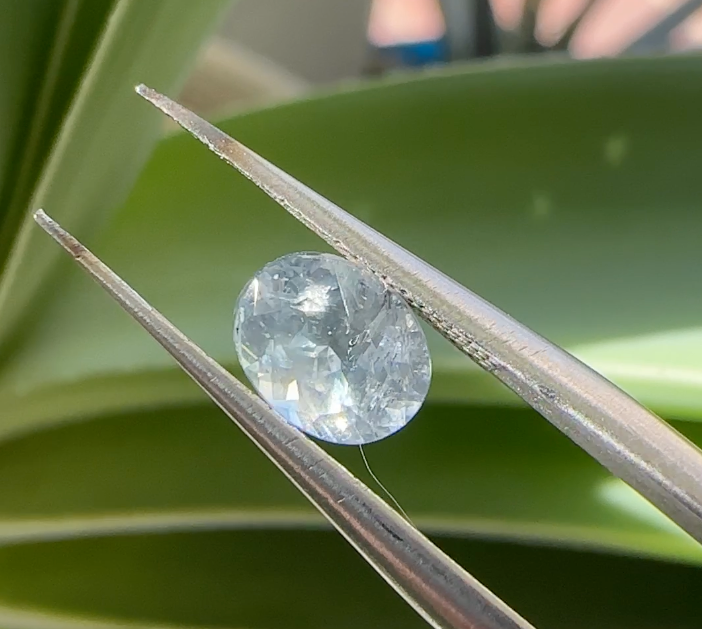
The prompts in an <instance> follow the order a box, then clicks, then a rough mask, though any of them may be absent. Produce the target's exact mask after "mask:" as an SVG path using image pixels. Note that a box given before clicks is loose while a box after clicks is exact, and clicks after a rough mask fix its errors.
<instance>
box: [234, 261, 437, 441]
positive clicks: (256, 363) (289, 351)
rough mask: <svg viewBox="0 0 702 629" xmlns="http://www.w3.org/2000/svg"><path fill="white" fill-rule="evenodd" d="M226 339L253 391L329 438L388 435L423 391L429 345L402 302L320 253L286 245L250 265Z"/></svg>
mask: <svg viewBox="0 0 702 629" xmlns="http://www.w3.org/2000/svg"><path fill="white" fill-rule="evenodd" d="M234 344H235V346H236V351H237V354H238V356H239V362H240V363H241V365H242V367H243V369H244V372H245V373H246V376H247V377H248V378H249V380H250V381H251V383H252V384H253V386H254V387H255V388H256V390H257V391H258V393H259V394H260V395H261V397H263V398H264V399H265V400H266V401H267V402H268V403H269V404H270V405H271V406H272V407H273V408H274V409H275V410H276V411H277V412H278V413H279V414H280V415H282V416H283V417H284V418H285V419H286V421H288V422H289V423H290V424H292V425H293V426H296V427H297V428H299V429H300V430H303V431H304V432H306V433H308V434H310V435H312V436H313V437H317V438H319V439H324V440H325V441H331V442H332V443H341V444H363V443H370V442H372V441H378V440H379V439H383V438H384V437H387V436H388V435H391V434H393V433H394V432H396V431H398V430H400V428H402V427H403V426H405V424H407V422H409V421H410V419H412V417H413V416H414V415H415V414H416V413H417V411H418V410H419V407H420V406H421V405H422V402H424V398H425V397H426V395H427V392H428V390H429V381H430V379H431V362H430V359H429V350H428V348H427V342H426V338H425V337H424V333H423V332H422V329H421V327H420V326H419V322H418V321H417V319H416V317H415V316H414V314H413V313H412V312H411V311H410V309H409V306H408V305H407V304H406V303H405V302H404V301H403V300H402V298H400V297H399V296H398V295H396V294H395V293H394V292H392V291H389V290H388V289H387V288H386V287H385V286H384V285H383V283H382V282H381V281H380V280H379V279H378V278H377V277H375V276H374V275H373V274H372V273H370V272H369V271H367V270H365V269H363V268H361V267H360V266H357V265H355V264H352V263H351V262H348V261H346V260H344V259H343V258H340V257H338V256H334V255H330V254H326V253H293V254H290V255H286V256H283V257H282V258H279V259H278V260H275V261H274V262H271V263H270V264H267V265H266V266H264V267H263V268H262V269H261V270H260V271H259V272H258V273H256V275H255V276H254V277H253V279H252V280H251V281H250V282H249V283H248V284H247V285H246V287H245V288H244V290H243V291H242V293H241V295H240V296H239V301H238V302H237V306H236V318H235V323H234Z"/></svg>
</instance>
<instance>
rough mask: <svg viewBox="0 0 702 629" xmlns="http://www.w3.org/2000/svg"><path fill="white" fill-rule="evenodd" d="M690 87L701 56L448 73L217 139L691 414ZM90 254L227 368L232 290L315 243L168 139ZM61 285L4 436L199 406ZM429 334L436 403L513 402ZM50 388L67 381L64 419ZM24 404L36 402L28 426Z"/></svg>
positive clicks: (262, 116) (106, 315) (94, 295)
mask: <svg viewBox="0 0 702 629" xmlns="http://www.w3.org/2000/svg"><path fill="white" fill-rule="evenodd" d="M700 78H702V60H701V59H700V58H698V57H689V58H688V57H671V58H664V59H655V60H608V61H598V62H593V63H584V64H577V65H569V64H552V65H538V66H526V67H516V68H514V67H512V68H500V67H498V68H489V69H487V68H486V69H481V70H472V71H462V72H455V71H453V72H445V73H439V74H436V75H428V76H422V78H420V79H418V80H410V81H394V82H389V83H386V84H380V85H377V86H375V87H371V88H367V89H362V90H359V91H349V92H342V93H340V94H335V95H331V96H328V97H322V98H317V99H313V100H310V101H307V102H300V103H294V104H291V105H286V106H282V107H278V108H274V109H270V110H266V111H260V112H255V113H252V114H249V115H245V116H241V117H238V118H235V119H233V120H231V121H227V122H225V123H224V124H223V125H222V126H223V128H224V129H225V130H227V131H228V132H231V133H232V134H234V135H235V136H237V137H239V138H241V139H242V140H243V141H244V142H246V143H248V144H249V145H251V146H253V147H255V148H256V150H258V151H260V152H261V153H262V154H263V155H264V156H266V157H268V158H270V159H271V160H273V161H274V162H275V163H277V164H279V165H280V166H282V167H283V168H285V169H287V170H289V171H290V172H291V173H292V174H293V175H295V176H297V177H298V178H300V179H301V180H303V181H305V182H306V183H308V184H309V185H311V186H312V187H314V188H315V189H317V190H319V191H320V192H322V193H323V194H325V195H327V196H329V197H330V198H331V199H333V200H334V201H336V202H338V203H340V204H341V205H342V206H344V207H346V208H348V209H349V210H351V211H352V212H354V213H355V214H357V215H358V216H360V217H361V218H363V219H364V220H367V221H369V222H370V223H371V224H372V225H373V226H375V227H377V228H378V229H380V230H381V231H383V232H384V233H386V234H388V235H389V236H391V237H392V238H394V239H396V240H397V241H399V242H400V243H401V244H403V245H405V246H407V247H408V248H409V249H410V250H412V251H415V252H416V253H417V254H419V255H421V256H423V257H425V258H426V259H427V260H429V261H430V262H432V263H434V264H435V265H436V266H437V267H439V268H440V269H442V270H443V271H445V272H447V273H448V274H450V275H452V276H453V277H455V278H456V279H458V280H459V281H461V282H464V283H465V284H466V285H467V286H469V287H471V288H473V289H475V290H476V291H477V292H478V293H479V294H481V295H484V296H485V297H487V298H488V299H490V300H491V301H493V302H494V303H496V304H497V305H499V306H501V307H502V308H504V309H505V310H506V311H507V312H509V313H510V314H513V315H514V316H516V317H517V318H518V319H520V320H522V321H524V322H525V323H527V324H528V325H530V326H531V327H533V328H534V329H536V330H537V331H538V332H540V333H543V334H544V335H546V336H548V337H549V338H551V339H553V340H555V341H556V342H559V343H560V344H563V345H565V346H566V347H567V348H569V349H571V350H573V351H574V352H575V353H576V354H578V355H580V356H582V357H584V358H585V359H586V360H587V361H588V362H589V363H590V364H591V365H593V366H594V367H595V368H597V369H599V370H601V371H603V372H604V373H605V375H608V376H611V377H612V378H613V379H614V380H615V381H617V382H619V383H621V384H622V385H623V386H624V387H625V388H627V389H628V390H629V391H631V393H632V394H634V395H635V396H636V397H638V398H639V399H641V400H642V401H643V402H644V403H647V404H650V405H652V406H653V407H654V408H655V409H656V410H658V411H659V412H661V413H664V414H667V415H676V416H687V417H690V418H693V419H696V418H697V417H699V416H700V414H699V411H700V408H701V407H702V395H700V385H701V383H702V327H700V326H699V323H698V321H699V312H702V295H701V294H700V293H699V291H694V290H691V286H694V282H695V280H696V268H697V266H698V262H699V257H700V254H699V248H698V246H697V241H696V236H695V235H696V234H697V233H698V231H699V230H700V229H702V224H700V223H702V214H700V212H699V211H698V207H699V199H700V198H702V180H700V178H699V177H696V176H695V172H696V171H695V169H696V164H697V163H698V162H699V160H700V159H701V158H702V144H700V143H699V142H698V141H697V135H698V134H697V133H696V132H695V129H699V128H700V125H701V124H702V123H700V119H699V116H698V111H699V107H700V104H701V103H700V102H699V101H700V100H701V99H702V96H700V94H699V93H698V90H696V89H695V88H694V85H696V81H698V80H699V79H700ZM398 103H400V104H401V106H398ZM514 103H519V104H520V106H519V108H515V107H514ZM143 106H144V107H146V105H143ZM359 112H360V114H359ZM39 236H41V234H40V235H39ZM94 248H95V250H96V251H97V253H98V254H99V255H101V256H102V257H103V258H104V259H105V260H106V261H107V262H108V263H109V264H111V265H112V266H113V267H114V268H115V269H117V270H118V272H119V273H121V274H122V275H123V276H124V277H125V279H127V281H129V282H131V283H132V284H133V285H134V286H135V287H136V288H137V289H138V290H139V291H140V292H142V294H144V295H145V296H146V297H147V298H148V299H149V300H150V301H151V302H152V303H153V304H154V305H155V306H156V307H158V308H160V309H161V310H162V311H163V312H164V313H166V314H167V316H169V317H170V318H171V319H172V320H173V321H174V323H175V324H176V325H178V326H180V327H181V328H182V329H183V330H184V331H185V332H186V333H188V334H190V335H191V336H192V337H193V338H194V340H195V341H196V342H198V343H200V344H201V345H202V346H203V347H204V348H205V349H206V350H207V351H208V352H210V353H211V354H212V355H213V356H214V357H215V358H217V359H219V360H220V361H223V362H224V363H228V364H231V363H232V362H233V360H234V352H233V347H232V345H231V342H230V340H229V339H230V338H231V316H232V315H231V313H232V309H233V303H234V300H235V298H236V295H237V293H238V291H239V290H240V289H241V287H242V286H243V285H244V283H245V281H246V279H247V278H248V277H249V276H250V275H251V274H252V273H253V272H254V271H255V270H256V269H257V268H259V267H260V266H262V265H263V264H264V263H265V262H267V261H269V260H271V259H273V258H275V257H276V256H279V255H281V254H284V253H286V252H289V251H293V250H303V249H313V250H314V249H320V248H322V244H321V241H320V240H319V239H317V238H316V237H314V236H312V235H311V234H310V233H309V232H307V231H306V230H305V229H304V228H303V227H302V226H300V225H299V224H297V223H296V221H295V220H294V219H292V218H291V217H289V216H287V215H286V214H285V212H283V211H282V210H280V209H279V208H278V207H277V206H276V205H275V204H274V203H273V202H272V201H270V200H268V199H267V198H266V197H265V195H263V194H262V193H260V192H259V191H258V190H257V189H255V188H254V187H253V186H252V185H251V184H250V183H249V182H247V181H245V180H244V179H243V178H242V177H240V176H238V175H237V174H236V173H234V172H232V171H231V169H230V168H228V167H227V166H225V165H224V164H221V163H218V161H217V160H216V159H215V158H214V157H213V156H212V155H210V154H209V153H208V152H207V151H206V150H203V148H202V146H200V145H198V144H197V143H196V142H194V141H193V140H192V139H190V138H188V137H183V136H178V137H174V138H171V139H169V140H166V141H164V142H163V143H162V144H161V145H160V147H159V149H158V150H157V152H156V154H155V155H154V157H153V158H152V160H151V161H150V162H149V164H148V166H147V168H146V170H145V171H144V173H143V175H142V176H141V178H140V180H139V182H138V184H137V186H136V189H135V190H134V191H133V193H132V195H131V197H130V199H129V201H128V203H127V204H126V206H125V207H124V208H123V209H122V210H121V211H120V213H119V214H118V215H117V216H116V217H115V219H114V220H113V221H112V223H111V225H110V226H109V229H108V230H107V231H106V232H105V233H104V234H103V235H102V237H101V238H99V239H98V240H97V241H96V243H95V246H94ZM47 249H50V247H47ZM62 289H63V294H62V295H61V296H60V297H57V298H56V299H54V301H53V302H52V303H51V304H50V305H49V306H48V307H47V308H46V310H45V312H44V316H43V318H42V321H41V323H40V325H39V326H38V327H37V328H36V329H35V330H34V331H33V334H32V335H31V337H29V338H28V339H26V341H25V343H24V344H23V346H22V347H21V348H20V349H19V350H18V351H17V352H16V353H15V355H14V356H12V357H11V360H9V361H8V362H7V363H6V365H5V369H4V370H3V373H2V374H1V375H0V395H2V392H6V394H9V395H6V396H5V402H4V403H5V404H6V405H7V406H8V407H9V408H13V409H17V410H13V415H14V417H15V419H14V420H13V419H12V418H10V419H9V420H8V422H6V425H5V426H4V428H6V429H7V430H9V429H10V427H11V425H12V424H19V425H22V426H24V427H25V428H27V429H29V428H30V426H31V425H32V422H33V421H37V422H39V421H44V420H46V421H53V420H58V419H60V418H62V416H63V417H68V416H76V415H80V414H81V409H82V407H83V406H84V405H85V407H86V408H90V410H91V412H94V411H95V410H96V409H95V406H96V405H97V406H99V405H100V403H101V401H104V404H105V406H106V408H107V407H110V409H111V410H112V409H114V407H115V406H117V407H120V408H123V407H128V406H130V401H129V400H130V399H133V400H134V402H135V404H136V405H143V404H145V403H147V402H148V403H152V404H157V403H162V402H163V403H169V404H173V403H176V402H178V401H185V400H192V399H193V397H194V395H196V394H195V393H194V389H190V388H182V387H180V386H179V384H178V383H179V382H180V380H179V378H178V377H177V376H169V375H168V372H171V373H172V372H174V367H173V365H172V363H171V361H170V358H169V357H168V356H167V355H166V354H165V353H164V352H162V351H161V349H160V348H159V347H157V346H156V344H153V343H149V342H145V337H144V336H143V333H142V332H141V331H140V330H138V329H137V326H135V325H134V324H133V323H132V322H131V321H129V320H128V318H127V317H126V316H124V315H123V314H122V313H121V312H120V311H119V310H118V309H117V308H115V307H114V305H113V304H112V303H111V301H110V300H109V299H108V298H107V297H105V296H104V295H102V294H101V292H100V291H97V290H95V288H94V287H93V286H92V285H91V283H90V281H89V280H87V279H85V278H83V277H81V276H80V274H79V273H78V271H77V270H72V272H71V274H70V276H67V277H66V283H65V284H63V286H62ZM430 340H431V343H432V351H433V360H434V373H435V378H434V383H433V390H432V395H433V399H434V400H451V401H461V402H466V403H476V402H481V403H484V402H490V403H494V402H497V403H505V402H509V403H514V402H515V397H514V396H512V395H511V394H510V393H508V392H507V391H506V389H504V388H503V387H501V386H500V385H498V384H497V383H496V382H495V381H494V380H493V379H492V378H490V377H489V376H487V375H486V374H485V373H484V372H482V371H481V370H479V369H477V368H476V367H474V366H473V365H472V364H471V363H470V362H469V361H468V360H467V359H465V358H464V357H463V356H461V355H459V354H458V352H456V351H455V350H453V349H452V348H451V347H449V346H448V344H447V343H445V342H444V341H443V340H440V339H438V338H437V337H436V335H433V336H432V337H431V339H430ZM96 348H99V350H98V351H96ZM135 376H136V377H135ZM110 378H114V380H115V382H114V389H112V388H111V385H110V384H109V383H106V381H105V379H108V380H109V379H110ZM149 378H153V383H154V386H153V390H152V391H151V393H149V391H148V390H147V389H148V388H149V385H148V380H149ZM173 378H176V379H175V380H173ZM93 380H95V381H96V384H97V385H98V390H100V395H99V398H100V399H99V400H96V399H95V395H94V393H93V391H94V389H93V385H92V381H93ZM51 387H54V388H55V387H61V396H62V400H61V404H60V405H59V404H56V403H55V402H56V399H55V397H54V393H52V392H51V391H50V388H51ZM72 387H73V388H74V394H72V393H71V392H70V389H71V388H72ZM110 390H113V391H114V392H115V394H114V395H112V396H110V395H109V391H110ZM23 392H27V393H29V392H31V395H32V399H33V400H32V401H31V402H30V403H29V404H30V406H32V405H33V408H27V415H26V416H23V412H22V407H23V405H24V402H23V400H22V399H17V395H18V394H22V393H23ZM42 392H43V393H42ZM132 396H133V397H132ZM40 407H41V408H40ZM46 410H48V411H49V413H50V415H51V417H47V416H46V415H45V413H44V411H46ZM42 417H43V419H42Z"/></svg>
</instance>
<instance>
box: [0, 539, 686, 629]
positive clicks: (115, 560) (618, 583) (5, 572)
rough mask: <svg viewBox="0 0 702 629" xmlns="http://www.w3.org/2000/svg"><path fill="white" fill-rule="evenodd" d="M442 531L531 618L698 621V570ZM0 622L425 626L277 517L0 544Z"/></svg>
mask: <svg viewBox="0 0 702 629" xmlns="http://www.w3.org/2000/svg"><path fill="white" fill-rule="evenodd" d="M438 542H439V544H440V545H441V546H443V547H444V549H445V550H446V551H447V552H448V553H449V554H450V555H451V556H453V557H454V558H455V559H456V560H457V561H458V562H459V563H461V564H462V565H463V566H465V567H466V568H467V569H468V570H469V571H470V572H472V573H473V574H475V576H476V577H478V578H479V579H481V580H482V581H483V582H484V583H485V584H486V585H487V586H488V587H489V588H491V589H492V590H493V591H494V592H495V593H496V594H497V595H499V596H500V597H501V598H503V599H504V600H505V601H506V602H507V603H508V604H510V605H511V606H513V607H514V608H515V609H517V610H518V611H519V612H520V613H521V614H522V615H523V616H525V617H526V618H527V619H528V620H530V621H531V622H533V623H534V625H535V626H537V627H539V629H593V628H596V629H660V628H661V627H665V628H666V629H692V628H693V627H696V626H698V622H699V587H700V572H699V570H698V569H693V568H690V567H687V566H676V565H665V564H660V563H657V562H647V561H641V560H634V559H624V558H619V557H607V556H603V555H598V554H583V553H578V552H572V551H571V552H567V551H563V550H556V549H547V548H530V547H528V546H516V545H513V544H501V543H499V544H498V543H487V542H485V541H476V540H467V539H454V538H446V539H439V540H438ZM0 623H2V626H3V627H6V628H7V629H20V628H24V627H28V626H31V627H36V629H44V628H46V629H49V628H51V629H54V628H58V627H68V626H70V627H76V626H77V627H82V626H87V627H97V628H98V629H117V628H118V627H124V626H125V625H126V624H127V623H129V626H133V625H132V623H135V626H136V627H137V629H145V628H146V627H153V626H154V625H156V626H158V627H163V626H165V627H191V628H195V627H209V628H212V627H232V628H234V627H247V628H251V629H257V628H261V629H264V628H265V629H268V628H270V627H288V628H290V629H322V628H324V629H327V628H329V627H333V628H334V629H358V628H359V627H385V628H388V629H395V628H397V629H405V628H414V627H417V628H418V629H419V628H422V627H426V624H425V622H424V621H423V620H422V619H421V618H420V617H419V616H418V615H416V614H415V613H414V612H413V611H412V610H411V609H410V608H409V607H408V606H407V605H405V604H404V603H403V602H402V601H401V599H400V598H399V597H398V596H397V595H396V594H394V593H393V592H392V591H391V590H390V588H389V587H387V585H386V584H385V583H384V582H383V581H382V579H381V578H380V577H379V576H378V575H376V574H375V573H374V572H373V571H372V569H371V568H370V567H369V566H367V565H366V564H365V563H364V562H363V560H362V559H361V558H360V557H359V556H358V555H357V554H356V553H355V552H354V551H353V550H352V549H351V548H350V547H349V546H348V544H346V542H345V541H344V540H343V539H342V538H341V537H340V536H338V535H337V534H336V533H331V532H322V531H300V530H295V531H291V530H275V529H271V530H247V529H243V530H229V531H191V532H188V533H170V534H151V535H127V536H116V537H87V538H82V539H75V540H66V541H58V542H54V543H51V544H46V543H39V544H36V543H35V544H26V545H18V546H13V547H6V548H0ZM83 623H84V624H83ZM103 623H104V624H103Z"/></svg>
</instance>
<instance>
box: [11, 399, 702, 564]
mask: <svg viewBox="0 0 702 629" xmlns="http://www.w3.org/2000/svg"><path fill="white" fill-rule="evenodd" d="M687 432H688V434H689V436H690V437H692V438H695V439H696V440H697V441H698V442H702V427H700V425H698V424H687ZM328 449H329V450H330V451H331V453H332V454H333V455H334V456H335V457H336V458H337V459H339V460H340V461H341V462H342V463H343V464H344V465H346V466H347V467H348V468H349V469H351V470H353V471H355V473H356V474H357V475H358V476H359V477H361V478H362V479H363V480H364V481H366V482H367V483H369V485H370V486H371V487H372V486H374V483H373V482H372V480H371V479H370V477H369V475H368V473H367V471H366V470H365V468H364V467H363V465H362V460H361V457H360V453H359V451H358V449H356V448H348V447H340V446H337V447H331V446H328ZM366 453H367V456H368V458H369V461H370V463H371V465H372V467H373V469H374V471H375V472H376V473H377V474H378V475H379V477H380V478H381V479H382V481H383V483H384V484H385V485H386V486H387V487H388V488H389V489H390V490H391V491H392V492H393V494H394V495H395V496H396V497H397V499H398V500H399V501H400V503H401V504H402V506H403V508H405V509H406V510H407V511H408V513H409V514H410V516H411V517H412V519H413V521H415V522H416V523H417V524H418V525H420V526H422V527H423V528H425V529H427V530H429V531H432V532H435V533H442V534H453V535H456V534H458V535H476V534H479V535H482V536H487V537H497V538H508V539H519V540H523V541H532V542H539V543H549V544H559V545H567V546H576V547H582V548H597V549H606V550H609V551H612V552H618V553H630V554H636V555H647V556H654V557H661V558H666V559H669V560H676V561H685V562H691V563H697V564H702V549H701V548H700V546H699V545H698V544H697V543H696V542H694V541H693V540H692V539H690V538H689V537H688V536H687V535H686V534H685V533H683V532H682V531H680V530H679V529H678V528H677V527H676V526H675V525H673V524H672V523H671V522H670V521H669V520H668V519H667V518H665V517H664V516H663V515H662V514H661V513H660V512H658V511H657V510H656V509H655V508H654V507H652V506H651V505H650V504H649V503H647V502H646V501H645V500H644V499H642V498H641V497H640V496H639V495H638V494H636V493H635V492H634V491H633V490H631V489H629V488H628V487H627V486H626V485H624V484H623V483H622V482H621V481H618V480H616V479H614V478H612V477H611V476H610V475H609V474H608V473H607V472H606V470H604V469H603V468H602V467H600V466H599V465H598V464H597V463H596V462H594V461H593V460H592V459H591V458H590V457H589V456H588V455H586V454H585V453H584V452H583V451H581V450H580V449H579V448H577V447H576V446H575V445H574V444H572V443H571V442H570V441H569V440H568V439H566V438H565V437H564V436H562V435H560V434H559V433H558V432H557V431H556V430H555V429H554V428H552V427H551V426H549V425H548V424H547V423H546V422H545V421H544V420H543V419H541V417H539V416H538V415H537V414H536V413H535V412H533V411H531V410H522V409H519V410H517V409H502V410H498V409H480V408H472V409H469V408H456V407H453V406H438V405H429V406H428V407H426V408H425V409H424V410H423V411H422V412H421V413H420V415H419V416H418V417H417V418H416V419H415V420H414V422H412V424H410V426H409V427H407V428H406V429H405V430H403V431H402V432H401V433H399V434H398V435H396V436H394V437H393V438H392V439H388V440H386V441H383V442H381V443H379V444H375V445H371V446H368V447H367V448H366ZM0 486H2V487H3V488H4V490H3V492H2V494H0V545H1V544H3V543H14V542H17V541H22V540H25V541H27V540H42V539H53V538H56V537H78V536H82V535H95V534H100V533H104V532H114V533H118V532H130V533H135V532H139V531H144V530H153V529H167V530H183V529H185V530H189V529H190V528H192V527H202V526H205V527H215V528H219V527H224V528H228V527H231V526H255V525H257V526H264V527H268V526H272V525H281V524H288V525H290V524H297V525H301V526H309V525H314V526H319V525H321V524H322V523H323V521H322V519H321V517H320V516H318V514H317V512H316V511H314V510H313V509H312V508H311V507H310V506H309V505H308V503H307V502H306V501H305V500H304V499H303V498H302V497H301V496H300V495H299V493H298V492H297V490H295V489H294V488H293V487H292V485H290V484H289V482H288V481H287V480H285V479H284V477H283V476H282V475H281V474H280V473H279V471H278V470H277V469H276V468H275V467H274V466H272V465H271V464H270V462H269V461H268V459H266V458H265V457H264V455H263V454H261V453H260V452H259V450H258V449H257V448H256V447H255V446H254V445H253V444H252V443H250V442H249V440H248V439H247V438H246V437H245V436H244V435H243V433H241V432H240V431H239V430H238V429H236V428H235V427H234V426H233V425H232V424H231V423H230V422H228V421H227V419H226V418H225V417H224V416H223V415H222V414H221V412H220V411H219V410H218V409H217V408H215V407H214V406H202V405H200V406H194V407H190V408H182V409H172V410H163V411H160V412H155V411H147V412H142V413H132V414H120V415H117V416H112V417H106V418H102V419H101V420H100V421H93V422H86V423H79V424H69V425H67V426H65V427H58V428H55V429H53V430H46V431H42V432H39V433H35V434H33V435H28V436H27V437H25V438H23V439H17V440H14V441H11V442H7V443H5V444H3V445H2V446H0Z"/></svg>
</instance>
